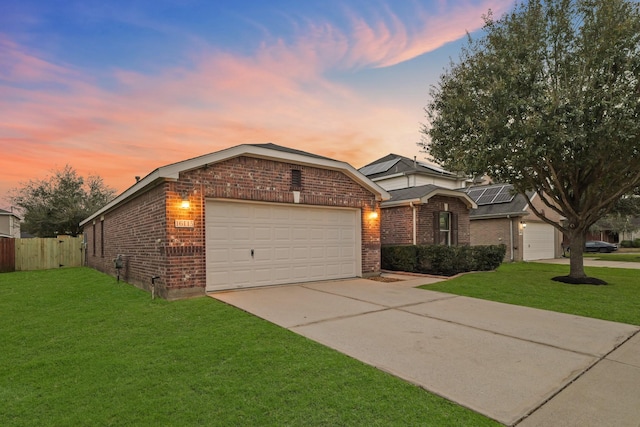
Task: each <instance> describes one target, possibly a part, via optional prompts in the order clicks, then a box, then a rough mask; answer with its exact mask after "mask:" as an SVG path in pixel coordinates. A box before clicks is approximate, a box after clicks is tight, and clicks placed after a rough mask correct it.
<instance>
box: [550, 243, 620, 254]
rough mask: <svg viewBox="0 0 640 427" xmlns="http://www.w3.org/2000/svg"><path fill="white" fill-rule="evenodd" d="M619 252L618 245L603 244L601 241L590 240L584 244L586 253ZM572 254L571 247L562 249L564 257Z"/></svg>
mask: <svg viewBox="0 0 640 427" xmlns="http://www.w3.org/2000/svg"><path fill="white" fill-rule="evenodd" d="M617 250H618V245H616V244H613V243H608V242H603V241H601V240H589V241H587V242H585V244H584V251H585V252H602V253H610V252H613V251H617ZM570 252H571V248H570V247H569V246H567V247H563V248H562V256H564V257H567V256H569V253H570Z"/></svg>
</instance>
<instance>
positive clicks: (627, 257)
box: [584, 252, 640, 262]
mask: <svg viewBox="0 0 640 427" xmlns="http://www.w3.org/2000/svg"><path fill="white" fill-rule="evenodd" d="M584 257H585V258H593V259H597V260H603V261H621V262H640V252H632V253H611V254H584Z"/></svg>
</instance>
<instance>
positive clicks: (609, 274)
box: [422, 263, 640, 325]
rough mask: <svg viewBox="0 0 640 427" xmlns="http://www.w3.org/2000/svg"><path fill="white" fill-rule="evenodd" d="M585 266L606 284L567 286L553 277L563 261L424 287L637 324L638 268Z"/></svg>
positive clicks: (525, 265)
mask: <svg viewBox="0 0 640 427" xmlns="http://www.w3.org/2000/svg"><path fill="white" fill-rule="evenodd" d="M585 271H586V273H587V274H588V275H589V276H594V277H598V278H600V279H604V280H605V281H607V282H608V283H609V284H608V285H607V286H593V285H568V284H565V283H560V282H555V281H552V280H551V278H552V277H554V276H562V275H566V274H568V272H569V266H567V265H553V264H540V263H513V264H503V265H501V266H500V268H498V270H497V271H493V272H484V273H471V274H466V275H463V276H460V277H457V278H455V279H452V280H447V281H445V282H440V283H436V284H433V285H425V286H422V288H423V289H429V290H434V291H441V292H448V293H452V294H457V295H466V296H471V297H475V298H482V299H488V300H492V301H499V302H505V303H509V304H516V305H524V306H527V307H536V308H542V309H547V310H552V311H559V312H562V313H570V314H577V315H580V316H587V317H594V318H597V319H605V320H612V321H615V322H623V323H630V324H633V325H640V309H639V307H640V270H634V269H618V268H599V267H586V268H585Z"/></svg>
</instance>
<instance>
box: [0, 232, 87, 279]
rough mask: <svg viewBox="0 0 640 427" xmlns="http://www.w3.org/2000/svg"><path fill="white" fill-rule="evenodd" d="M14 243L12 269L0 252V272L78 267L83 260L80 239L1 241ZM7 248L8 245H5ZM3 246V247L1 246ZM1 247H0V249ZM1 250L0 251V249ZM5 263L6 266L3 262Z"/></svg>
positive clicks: (7, 259) (61, 237) (67, 237)
mask: <svg viewBox="0 0 640 427" xmlns="http://www.w3.org/2000/svg"><path fill="white" fill-rule="evenodd" d="M4 240H11V241H13V242H14V246H15V249H14V260H13V261H14V264H13V268H11V266H10V265H9V264H8V263H9V262H10V259H9V256H7V258H6V259H5V258H4V256H3V255H2V252H0V271H27V270H48V269H51V268H61V267H80V266H81V265H82V260H83V243H82V237H70V236H60V237H58V238H50V239H40V238H33V239H3V241H2V243H3V244H4V243H5V242H4ZM6 245H7V246H9V245H10V244H6ZM3 246H4V245H3ZM3 246H0V248H2V247H3ZM0 250H1V249H0ZM5 261H7V264H5V263H4V262H5Z"/></svg>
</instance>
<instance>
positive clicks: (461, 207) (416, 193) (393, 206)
mask: <svg viewBox="0 0 640 427" xmlns="http://www.w3.org/2000/svg"><path fill="white" fill-rule="evenodd" d="M389 194H391V199H390V200H387V201H385V202H382V205H381V208H382V213H381V215H382V220H381V223H380V227H381V230H380V233H381V240H382V244H383V245H412V244H413V245H433V244H438V245H447V246H449V245H468V244H470V243H471V240H470V229H469V210H470V209H472V208H474V207H476V204H475V202H474V201H473V200H472V199H471V198H470V197H469V196H468V195H467V194H465V193H464V192H463V191H456V190H449V189H446V188H441V187H438V186H436V185H432V184H427V185H420V186H418V187H411V188H403V189H399V190H390V191H389Z"/></svg>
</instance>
